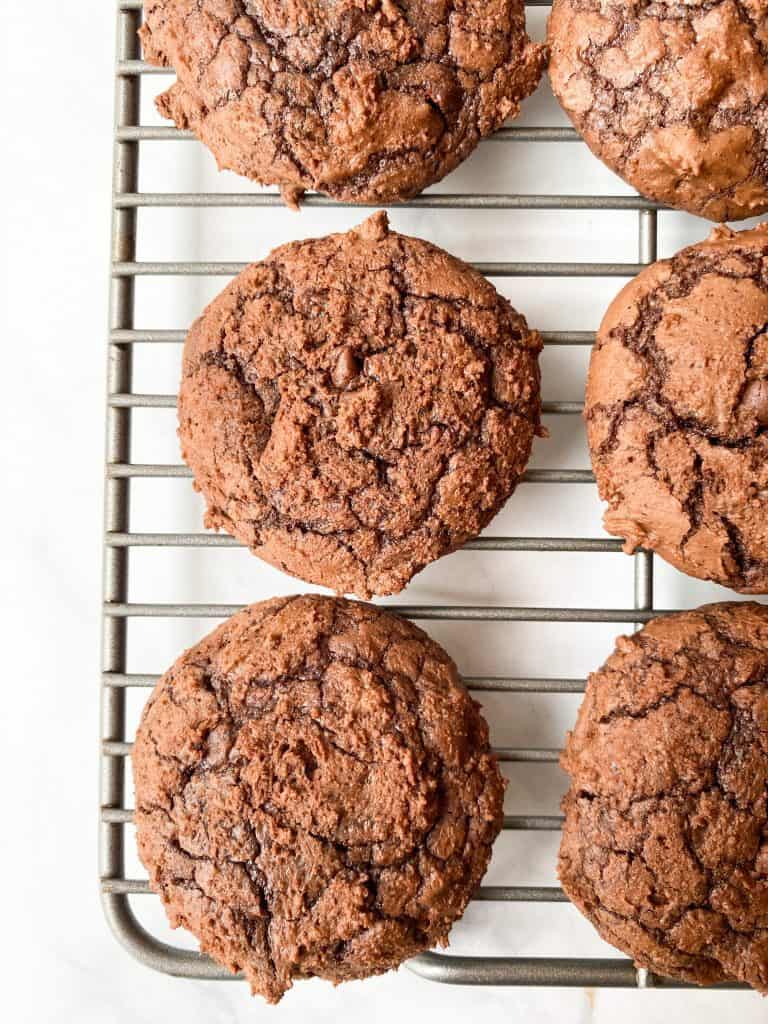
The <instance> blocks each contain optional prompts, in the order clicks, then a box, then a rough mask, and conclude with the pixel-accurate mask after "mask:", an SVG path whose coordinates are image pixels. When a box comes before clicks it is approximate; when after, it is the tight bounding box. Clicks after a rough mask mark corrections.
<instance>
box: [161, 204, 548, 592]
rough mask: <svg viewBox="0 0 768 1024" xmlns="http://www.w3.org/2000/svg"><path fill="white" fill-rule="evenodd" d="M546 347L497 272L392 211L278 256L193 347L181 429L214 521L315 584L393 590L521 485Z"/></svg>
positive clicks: (224, 300) (226, 297) (238, 286)
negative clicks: (419, 232)
mask: <svg viewBox="0 0 768 1024" xmlns="http://www.w3.org/2000/svg"><path fill="white" fill-rule="evenodd" d="M540 346H541V339H540V337H539V335H538V334H536V333H535V332H533V331H529V330H528V327H527V325H526V323H525V320H524V319H523V317H522V316H520V315H519V314H517V313H515V311H514V310H513V309H512V308H511V306H510V305H509V303H508V302H507V301H506V300H505V299H503V298H502V297H501V296H500V295H499V294H498V293H497V292H496V290H495V289H494V288H493V286H492V285H491V284H490V283H489V282H488V281H486V280H485V279H484V278H482V277H481V276H480V275H479V274H477V273H476V272H475V271H474V270H472V269H471V268H470V267H468V266H467V265H466V264H464V263H461V262H460V261H459V260H456V259H454V258H453V257H452V256H449V255H448V254H447V253H445V252H443V251H442V250H440V249H437V248H436V247H435V246H432V245H430V244H428V243H427V242H423V241H420V240H419V239H415V238H407V237H405V236H403V235H398V234H397V233H395V232H393V231H390V230H389V228H388V223H387V218H386V215H385V214H383V213H380V214H376V215H374V216H373V217H371V218H369V219H368V220H367V221H365V222H364V224H362V225H361V226H360V227H359V228H357V229H355V230H353V231H350V232H348V233H346V234H343V235H330V236H327V237H325V238H318V239H313V240H310V241H305V242H293V243H289V244H288V245H286V246H282V247H281V248H279V249H276V250H275V251H274V252H273V253H272V254H271V255H270V256H269V257H268V258H267V259H266V260H264V261H263V262H261V263H256V264H253V265H252V266H251V267H249V268H248V269H247V270H245V271H244V272H243V273H242V274H240V275H239V276H238V277H237V278H236V279H235V280H234V281H233V282H232V284H230V285H229V287H228V288H226V289H225V291H224V292H223V293H222V294H221V295H220V296H219V297H218V298H217V299H215V300H214V302H213V303H212V304H211V305H210V306H209V307H208V309H207V310H206V311H205V312H204V313H203V315H202V316H201V317H200V319H199V320H198V321H197V322H196V323H195V325H194V326H193V328H192V330H191V331H190V334H189V336H188V338H187V342H186V346H185V350H184V361H183V362H184V366H183V378H182V383H181V390H180V396H179V434H180V437H181V442H182V454H183V456H184V458H185V460H186V461H187V463H188V464H189V465H190V466H191V468H192V470H193V472H194V475H195V480H196V485H197V487H198V488H199V489H200V490H201V491H202V493H203V494H204V496H205V498H206V501H207V504H208V515H207V519H206V522H207V525H208V526H211V527H214V528H216V529H219V528H221V529H225V530H227V531H228V532H229V533H231V534H233V535H234V536H235V537H237V538H239V539H240V540H241V541H242V542H243V543H244V544H247V545H248V547H250V548H251V550H252V551H253V552H254V553H255V554H257V555H259V556H260V557H262V558H264V559H266V560H267V561H269V562H271V563H272V564H273V565H275V566H277V567H278V568H279V569H282V570H283V571H284V572H288V573H291V574H293V575H295V576H298V577H300V578H301V579H304V580H307V581H308V582H310V583H316V584H321V585H323V586H326V587H330V588H331V589H333V590H336V591H337V592H339V593H355V594H358V595H359V596H361V597H368V596H370V595H371V594H391V593H396V592H397V591H399V590H400V589H402V587H404V586H405V584H406V583H407V582H408V581H409V579H410V578H411V577H412V576H413V575H414V574H415V573H416V572H418V571H419V570H420V569H422V568H424V566H425V565H427V564H428V563H429V562H431V561H433V560H434V559H436V558H438V557H440V556H441V555H444V554H447V553H449V552H450V551H453V550H455V549H456V548H458V547H460V546H461V545H462V544H464V543H465V542H466V541H467V540H468V539H469V538H471V537H474V536H476V535H477V534H478V533H479V532H480V531H481V530H482V529H483V528H484V527H485V526H486V525H487V523H488V522H490V520H491V518H492V517H493V516H494V515H495V513H496V512H497V511H498V510H499V509H500V508H501V506H502V504H503V503H504V502H505V501H506V499H507V498H508V497H509V496H510V494H511V493H512V492H513V490H514V489H515V486H516V484H517V482H518V480H519V478H520V476H521V474H522V473H523V471H524V469H525V466H526V463H527V461H528V457H529V455H530V452H531V445H532V441H533V438H534V435H535V434H536V433H537V432H539V431H540V426H539V413H540V397H539V369H538V353H539V350H540Z"/></svg>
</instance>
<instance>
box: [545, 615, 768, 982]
mask: <svg viewBox="0 0 768 1024" xmlns="http://www.w3.org/2000/svg"><path fill="white" fill-rule="evenodd" d="M562 766H563V768H564V769H565V770H566V771H567V772H568V773H569V774H570V776H571V788H570V790H569V792H568V794H567V796H566V797H565V800H564V801H563V810H564V812H565V824H564V830H563V838H562V845H561V847H560V862H559V873H560V880H561V882H562V884H563V888H564V889H565V892H566V894H567V895H568V896H569V897H570V899H571V900H573V902H574V903H575V904H576V906H577V907H578V908H579V910H581V912H582V913H583V914H584V915H585V916H586V917H587V918H589V920H590V921H591V922H592V923H593V924H594V925H595V927H596V928H597V930H598V931H599V932H600V934H601V935H602V937H603V938H604V939H606V940H607V941H608V942H611V943H612V944H613V945H614V946H617V947H618V948H619V949H621V950H622V951H623V952H625V953H628V954H629V955H630V956H631V957H633V958H634V959H635V961H636V962H637V964H638V965H639V966H641V967H646V968H649V969H650V970H653V971H656V972H657V973H659V974H664V975H670V976H671V977H674V978H681V979H683V980H685V981H688V982H695V983H696V984H699V985H709V984H713V983H715V982H720V981H727V980H733V979H736V980H738V981H742V982H746V983H747V984H749V985H751V986H752V987H753V988H756V989H758V990H760V991H761V992H766V993H768V813H767V811H766V793H768V607H766V606H764V605H759V604H752V603H750V604H719V605H709V606H707V607H704V608H700V609H699V610H698V611H692V612H683V613H681V614H678V615H670V616H667V617H665V618H663V619H656V620H655V621H654V622H651V623H650V624H649V625H648V626H646V628H645V629H643V630H642V632H640V633H637V634H635V635H634V636H632V637H621V638H620V639H619V640H618V642H617V645H616V650H615V652H614V653H613V654H612V655H611V657H610V658H609V659H608V661H607V662H606V664H605V665H604V666H603V668H602V669H601V670H600V671H599V672H595V673H594V674H593V675H592V676H591V677H590V680H589V683H588V685H587V692H586V696H585V697H584V703H583V704H582V706H581V709H580V711H579V716H578V720H577V722H576V728H575V729H574V731H573V732H572V733H571V734H570V735H569V737H568V742H567V746H566V749H565V752H564V754H563V758H562Z"/></svg>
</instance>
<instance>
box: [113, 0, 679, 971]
mask: <svg viewBox="0 0 768 1024" xmlns="http://www.w3.org/2000/svg"><path fill="white" fill-rule="evenodd" d="M529 5H530V6H547V5H548V4H547V2H546V0H530V3H529ZM141 7H142V3H141V0H117V58H116V67H115V111H116V116H115V133H114V140H115V142H114V190H113V191H114V198H113V233H112V284H111V302H110V324H109V330H108V353H109V357H108V358H109V364H108V365H109V371H108V394H107V439H106V484H105V515H104V524H105V540H104V583H103V593H104V616H103V658H102V669H103V672H102V679H101V682H102V690H101V694H102V714H101V810H100V875H101V892H102V900H103V904H104V910H105V914H106V916H107V919H108V921H109V924H110V926H111V927H112V930H113V931H114V933H115V935H116V936H117V937H118V939H119V940H120V941H121V942H122V944H123V945H124V946H125V947H126V949H128V950H129V951H130V952H131V953H132V954H133V955H134V956H136V957H137V958H138V959H139V960H141V961H142V962H143V963H145V964H147V965H148V966H150V967H153V968H155V969H157V970H161V971H165V972H167V973H169V974H173V975H177V976H183V977H191V978H206V979H222V980H224V979H230V978H232V977H233V976H232V975H231V974H229V972H227V971H225V970H224V969H223V968H221V967H219V966H218V965H216V964H215V963H213V962H212V961H210V960H209V959H208V958H207V957H205V956H202V955H200V954H197V953H192V952H188V951H186V950H182V949H179V948H176V947H173V946H170V945H168V944H166V943H164V942H161V941H160V940H159V939H158V938H156V937H155V936H153V935H150V934H149V933H148V932H147V931H146V930H145V929H144V928H143V927H142V925H140V923H139V922H138V920H137V918H136V916H135V915H134V912H133V910H132V907H131V903H130V898H131V897H134V896H135V897H138V898H141V897H143V896H144V895H145V894H147V893H149V892H150V890H149V885H148V883H147V882H146V881H144V880H140V879H132V878H128V877H126V873H125V857H124V853H125V846H124V844H125V841H126V835H125V833H126V828H127V826H129V825H130V823H131V821H132V813H133V812H132V810H131V808H130V807H126V806H124V804H123V793H124V774H125V764H126V760H127V759H128V758H129V757H130V755H131V749H132V744H131V742H130V740H129V739H128V737H127V736H126V695H127V692H128V691H129V690H131V689H133V688H145V689H146V688H148V687H151V686H153V685H154V684H155V682H156V681H157V679H158V676H157V675H154V674H139V673H129V672H127V671H126V665H127V623H128V621H129V620H130V619H132V618H137V617H153V618H169V617H172V618H185V617H194V618H208V617H210V618H221V617H225V616H228V615H230V614H232V613H234V612H235V611H237V606H230V605H223V604H160V603H144V604H137V603H131V602H129V600H128V593H129V590H128V579H129V552H130V549H131V548H168V547H174V548H190V547H211V548H225V547H236V546H238V545H237V542H236V541H235V540H233V539H232V538H230V537H226V536H213V535H210V534H204V533H176V534H172V533H165V534H163V533H146V532H142V533H139V532H132V531H131V528H130V523H129V498H130V486H131V480H133V479H136V478H179V477H183V478H187V477H189V476H190V475H191V474H190V472H189V470H188V469H187V468H186V467H185V466H181V465H163V464H146V463H145V464H140V463H134V462H133V461H132V460H131V444H130V438H131V418H132V415H133V410H134V409H140V408H172V407H174V406H175V403H176V397H175V396H174V395H165V394H137V393H135V392H134V390H133V387H132V353H133V349H134V346H136V345H150V346H151V345H156V344H165V343H180V342H182V341H183V340H184V331H182V330H146V329H142V330H138V329H136V328H135V326H134V283H135V280H136V278H137V277H139V276H145V275H152V276H167V277H169V278H173V277H178V276H198V275H206V276H209V275H221V276H229V275H233V274H236V273H238V272H239V271H240V270H242V269H243V266H244V264H242V263H232V262H206V263H188V262H168V263H165V262H139V261H137V258H136V256H137V246H136V232H137V211H138V210H139V209H142V208H147V207H176V208H178V207H182V208H199V207H217V208H222V207H271V206H275V205H278V204H279V203H280V199H279V196H277V195H276V194H261V193H260V194H218V193H189V194H178V193H141V192H139V191H138V184H139V176H138V170H139V156H140V147H141V145H142V144H144V143H155V142H163V141H168V140H191V139H192V138H193V136H192V134H191V133H190V132H182V131H178V130H177V129H176V128H173V127H165V126H163V127H154V126H147V125H142V124H140V123H139V97H140V87H141V79H142V77H143V76H145V75H154V74H158V73H162V72H161V71H158V69H156V68H153V67H151V66H150V65H148V64H146V63H144V62H143V61H142V60H141V54H140V52H139V44H138V39H137V34H136V33H137V29H138V27H139V24H140V16H141V14H140V12H141ZM487 141H488V142H489V143H491V142H492V143H494V144H500V143H504V144H516V143H519V142H536V143H548V142H578V141H579V139H578V136H577V135H576V133H575V132H574V131H573V130H572V129H570V128H518V127H511V128H504V129H502V130H501V131H499V132H497V133H496V135H495V136H493V137H492V139H490V140H487ZM305 203H306V205H307V206H309V207H313V206H314V207H322V208H324V207H332V206H335V205H336V204H335V203H333V201H332V200H330V199H328V198H326V197H324V196H320V195H309V196H307V197H306V199H305ZM410 205H411V206H413V207H417V208H421V209H434V210H445V209H449V210H453V209H462V210H470V209H471V210H523V209H524V210H607V211H627V210H629V211H636V212H637V215H638V262H637V263H570V262H564V263H532V262H531V263H510V262H498V263H480V264H477V266H478V269H479V270H480V271H481V272H482V273H484V274H486V275H488V276H491V277H521V276H522V277H525V276H535V277H579V278H594V277H629V276H632V275H634V274H635V273H637V272H638V271H639V270H640V269H641V268H642V266H644V265H645V264H647V263H650V262H652V261H653V260H654V259H655V258H656V252H657V249H656V241H657V211H658V207H657V205H656V204H655V203H651V202H649V201H647V200H645V199H642V198H640V197H639V196H570V195H559V196H537V195H525V196H523V195H511V194H510V195H477V194H474V195H425V196H420V197H418V198H416V199H414V200H412V201H411V203H410ZM171 286H172V285H171V284H170V283H169V287H171ZM593 340H594V335H593V334H592V333H591V332H586V331H559V332H549V333H547V334H545V343H546V344H547V345H560V346H586V345H591V344H592V342H593ZM581 409H582V406H581V403H579V402H550V403H548V404H547V405H546V407H545V411H546V412H548V413H550V414H557V415H563V416H573V415H577V414H579V413H580V412H581ZM524 482H526V483H537V484H547V483H557V484H566V483H567V484H585V485H588V484H594V477H593V475H592V473H591V472H589V471H587V470H573V469H550V470H530V471H529V472H528V473H527V474H526V475H525V477H524ZM620 547H621V545H620V542H619V541H616V540H614V539H611V538H600V539H594V538H578V537H576V538H559V537H557V538H555V537H536V538H526V537H498V538H480V539H478V540H475V541H472V542H471V543H470V544H468V545H467V548H469V549H471V550H473V551H479V552H494V551H528V552H589V553H595V554H598V553H600V554H606V555H608V554H611V553H615V552H617V551H619V550H620ZM394 610H397V611H399V612H400V613H401V614H403V615H406V616H410V617H412V618H415V619H420V620H454V621H497V622H575V623H589V622H592V623H595V622H615V623H635V624H636V625H640V624H642V623H644V622H647V621H648V619H649V618H651V617H652V616H654V615H657V614H661V613H660V612H659V611H658V610H654V605H653V559H652V556H651V555H650V554H648V553H646V552H642V551H641V552H639V553H638V554H637V555H636V556H635V581H634V595H633V603H632V606H631V607H627V608H604V609H592V608H589V609H586V608H556V607H542V608H521V607H457V606H446V607H433V606H430V607H425V606H410V605H401V606H396V607H395V609H394ZM466 683H467V685H468V686H469V688H470V689H471V690H473V691H476V692H480V693H482V692H496V693H541V694H578V693H580V692H582V691H583V689H584V685H585V682H584V680H583V679H568V678H550V679H531V678H514V677H506V676H482V677H480V676H478V677H471V678H467V679H466ZM497 753H498V755H499V757H500V758H501V759H502V760H504V761H508V762H524V763H540V764H541V763H554V762H556V761H557V759H558V755H559V751H558V750H554V749H535V750H532V749H522V748H512V747H505V748H498V749H497ZM561 824H562V818H561V817H560V816H559V815H508V816H507V817H506V818H505V820H504V828H505V829H506V830H509V831H551V832H554V831H558V830H559V829H560V827H561ZM475 898H476V899H477V900H481V901H498V902H535V903H541V902H547V903H550V902H554V903H559V902H563V901H564V900H565V897H564V895H563V893H562V891H561V890H560V889H559V888H557V887H554V886H514V885H508V886H499V885H487V886H481V887H480V889H479V890H478V892H477V893H476V896H475ZM409 966H410V967H411V969H412V970H414V971H415V972H416V973H418V974H419V975H421V976H422V977H423V978H426V979H429V980H431V981H436V982H443V983H446V984H458V985H470V984H471V985H538V986H546V985H558V986H605V987H643V988H644V987H647V986H653V987H684V986H682V985H680V984H679V983H675V982H670V981H669V980H666V979H662V978H657V977H655V976H653V975H650V974H648V972H646V971H639V970H637V969H636V968H635V967H634V966H633V965H632V964H631V963H630V962H629V961H627V960H621V959H608V960H603V959H583V958H548V957H542V958H530V957H525V958H520V957H491V958H488V957H466V956H462V957H458V956H450V955H438V954H434V953H428V954H425V955H423V956H420V957H417V958H416V959H415V960H414V961H411V962H410V964H409Z"/></svg>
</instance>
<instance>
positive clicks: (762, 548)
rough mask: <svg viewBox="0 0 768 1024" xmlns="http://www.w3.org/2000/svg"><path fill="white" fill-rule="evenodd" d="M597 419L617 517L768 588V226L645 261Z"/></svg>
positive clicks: (635, 538) (686, 560)
mask: <svg viewBox="0 0 768 1024" xmlns="http://www.w3.org/2000/svg"><path fill="white" fill-rule="evenodd" d="M585 415H586V420H587V433H588V437H589V446H590V449H591V452H592V464H593V466H594V470H595V475H596V477H597V482H598V487H599V489H600V496H601V497H602V498H603V500H605V501H607V502H608V503H609V506H610V507H609V509H608V511H607V512H606V515H605V528H606V530H608V532H609V533H613V534H615V535H617V536H619V537H625V538H626V542H627V543H626V548H625V550H627V551H628V552H631V551H633V550H634V549H635V548H636V547H638V546H640V545H642V546H643V547H645V548H648V549H650V550H653V551H657V552H658V553H659V554H660V555H661V556H662V557H663V558H665V559H667V561H668V562H671V563H672V565H674V566H676V567H677V568H678V569H681V570H682V571H683V572H686V573H688V574H689V575H691V576H698V577H699V578H701V579H707V580H714V581H716V582H717V583H721V584H723V585H724V586H728V587H732V588H733V589H734V590H739V591H742V592H743V593H753V594H762V593H768V229H767V228H766V226H762V227H761V228H758V229H757V230H755V231H745V232H742V233H741V234H737V233H735V232H732V231H730V230H729V229H728V228H716V229H715V230H714V231H713V233H712V235H711V236H710V238H709V240H708V241H706V242H703V243H702V244H700V245H695V246H692V247H691V248H689V249H684V250H683V251H682V252H681V253H679V254H678V255H677V256H676V257H675V258H674V259H672V260H665V261H663V262H660V263H656V264H655V265H653V266H651V267H649V268H648V269H647V270H644V271H643V272H642V273H641V274H640V275H639V277H637V278H636V279H635V280H634V281H632V282H631V283H630V284H629V285H627V287H626V288H624V290H623V291H622V292H621V293H620V294H619V295H618V297H617V298H616V299H615V301H614V302H613V304H612V305H611V307H610V308H609V310H608V312H607V314H606V316H605V319H604V320H603V323H602V326H601V328H600V331H599V334H598V338H597V344H596V346H595V349H594V351H593V353H592V362H591V365H590V370H589V380H588V384H587V401H586V412H585Z"/></svg>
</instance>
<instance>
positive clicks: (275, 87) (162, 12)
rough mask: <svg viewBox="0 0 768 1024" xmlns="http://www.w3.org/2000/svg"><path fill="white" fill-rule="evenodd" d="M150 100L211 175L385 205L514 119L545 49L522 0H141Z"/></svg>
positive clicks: (295, 195) (289, 192)
mask: <svg viewBox="0 0 768 1024" xmlns="http://www.w3.org/2000/svg"><path fill="white" fill-rule="evenodd" d="M144 18H145V22H144V27H143V28H142V32H141V36H142V42H143V46H144V53H145V56H146V58H147V60H149V61H151V62H152V63H154V64H159V65H168V66H172V67H173V68H174V69H175V71H176V74H177V78H178V81H177V83H176V84H175V85H174V86H172V88H171V89H169V90H168V92H166V93H165V94H164V95H163V96H161V97H160V99H159V101H158V107H159V110H160V112H161V114H163V116H165V117H169V118H172V119H173V120H174V121H175V122H176V124H177V125H179V127H183V128H187V127H188V128H191V129H192V130H193V131H194V132H195V134H196V135H197V136H198V137H199V138H200V139H202V141H203V142H204V143H205V144H206V145H207V146H208V147H209V148H210V149H211V150H212V152H213V153H214V155H215V157H216V159H217V161H218V163H219V166H220V167H222V168H227V169H229V170H233V171H236V172H237V173H238V174H243V175H245V176H246V177H249V178H252V179H254V180H255V181H259V182H262V183H263V184H277V185H280V186H281V187H282V189H283V193H284V195H285V197H286V199H287V200H288V201H289V202H290V203H292V204H294V203H295V202H296V201H297V199H299V198H300V196H301V194H302V192H303V191H304V190H305V189H317V190H319V191H322V192H326V193H328V194H329V195H331V196H333V197H334V198H336V199H340V200H345V201H364V200H369V201H372V202H375V203H386V202H397V201H400V200H403V199H407V198H409V197H410V196H413V195H415V194H416V193H417V192H420V191H421V190H422V189H423V188H425V187H426V186H427V185H429V184H431V183H432V182H434V181H438V180H439V179H440V178H442V177H444V176H445V175H446V174H447V173H448V172H449V171H451V170H452V169H453V168H454V167H456V166H457V165H458V164H459V163H460V162H461V161H462V160H464V159H466V157H468V156H469V154H470V153H471V152H472V150H473V149H474V148H475V146H476V145H477V143H478V142H479V141H480V139H481V138H482V137H483V136H486V135H489V134H490V133H491V132H493V131H495V130H496V129H497V128H498V127H500V126H501V124H502V122H503V121H504V120H505V119H506V118H507V117H509V116H514V115H516V114H517V113H518V111H519V107H520V102H521V101H522V100H523V99H525V97H526V96H528V95H530V93H532V92H533V90H534V89H535V88H536V85H537V84H538V81H539V78H540V77H541V74H542V71H543V68H544V64H545V61H546V49H545V47H543V46H541V45H537V44H534V43H531V42H530V40H529V39H528V36H527V35H526V31H525V7H524V4H523V3H522V2H521V0H400V2H395V0H322V2H321V0H145V4H144Z"/></svg>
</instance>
